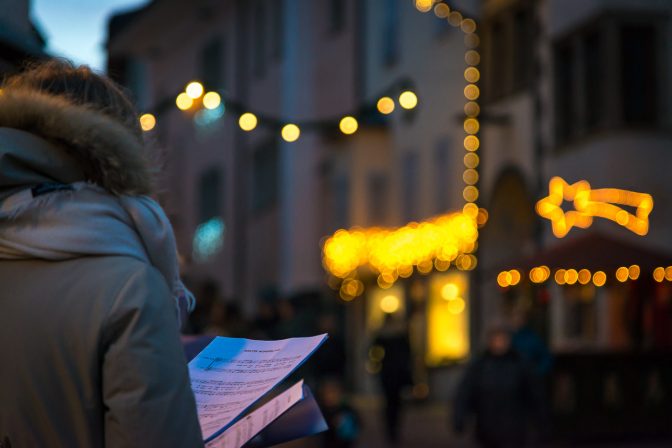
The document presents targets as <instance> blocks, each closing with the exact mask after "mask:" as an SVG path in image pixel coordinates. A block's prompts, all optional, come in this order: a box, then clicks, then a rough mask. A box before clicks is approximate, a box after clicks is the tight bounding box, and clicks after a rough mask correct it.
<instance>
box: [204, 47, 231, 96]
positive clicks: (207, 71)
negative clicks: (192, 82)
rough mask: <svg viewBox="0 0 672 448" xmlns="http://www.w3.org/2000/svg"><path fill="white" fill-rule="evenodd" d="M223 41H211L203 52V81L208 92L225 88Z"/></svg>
mask: <svg viewBox="0 0 672 448" xmlns="http://www.w3.org/2000/svg"><path fill="white" fill-rule="evenodd" d="M224 48H225V47H224V45H223V41H222V39H221V38H220V37H215V38H213V39H211V40H210V41H209V42H208V43H207V44H206V45H205V46H204V47H203V49H202V50H201V57H200V60H201V80H202V81H203V84H204V85H205V88H206V89H208V90H218V89H222V88H224V87H225V85H226V83H225V80H224V70H223V68H224V67H223V63H222V62H223V60H224V57H223V52H224Z"/></svg>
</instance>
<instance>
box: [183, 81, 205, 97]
mask: <svg viewBox="0 0 672 448" xmlns="http://www.w3.org/2000/svg"><path fill="white" fill-rule="evenodd" d="M184 91H185V92H186V93H187V95H189V98H191V99H194V100H195V99H197V98H200V97H201V95H203V84H201V83H200V82H198V81H192V82H190V83H189V84H187V87H186V89H184Z"/></svg>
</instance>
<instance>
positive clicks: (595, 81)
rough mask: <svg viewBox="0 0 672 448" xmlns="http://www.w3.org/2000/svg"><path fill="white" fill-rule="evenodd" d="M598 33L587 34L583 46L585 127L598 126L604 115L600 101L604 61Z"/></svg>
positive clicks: (601, 101) (601, 100)
mask: <svg viewBox="0 0 672 448" xmlns="http://www.w3.org/2000/svg"><path fill="white" fill-rule="evenodd" d="M600 46H601V39H600V34H599V33H596V32H595V33H591V34H589V35H588V36H587V37H586V39H585V41H584V44H583V85H584V89H585V97H586V126H587V127H588V128H594V127H596V126H598V125H599V123H600V121H601V119H602V117H603V115H604V104H603V99H602V86H603V79H604V78H603V71H602V67H603V64H604V61H603V60H602V49H601V47H600Z"/></svg>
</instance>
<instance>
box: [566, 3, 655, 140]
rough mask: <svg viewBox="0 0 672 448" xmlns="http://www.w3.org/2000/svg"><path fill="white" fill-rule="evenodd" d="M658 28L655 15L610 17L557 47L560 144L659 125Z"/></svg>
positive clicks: (576, 32) (596, 22)
mask: <svg viewBox="0 0 672 448" xmlns="http://www.w3.org/2000/svg"><path fill="white" fill-rule="evenodd" d="M658 26H659V23H658V21H657V19H656V18H655V17H652V16H648V17H646V16H642V17H637V16H632V14H628V15H607V16H604V17H600V18H598V19H597V20H595V21H593V22H591V23H589V24H588V25H587V26H585V27H583V28H582V29H579V30H577V31H575V32H574V33H572V34H571V35H569V36H567V37H566V38H565V39H563V40H561V41H559V42H557V43H556V44H555V48H554V65H555V80H554V81H555V104H556V117H555V119H556V122H555V130H556V140H557V142H558V143H559V144H564V143H567V142H568V141H570V140H572V139H574V138H577V137H582V136H584V135H588V134H589V133H591V132H594V131H596V130H598V129H604V128H610V129H614V128H624V127H628V126H629V127H642V126H646V127H656V126H658V125H659V124H660V123H659V117H660V112H661V111H660V108H661V106H662V104H661V103H660V99H659V95H660V79H661V76H662V75H661V73H662V70H663V66H664V64H663V63H662V61H661V57H662V54H663V53H662V49H661V46H660V43H661V42H660V36H659V31H658Z"/></svg>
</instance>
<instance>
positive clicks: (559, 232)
mask: <svg viewBox="0 0 672 448" xmlns="http://www.w3.org/2000/svg"><path fill="white" fill-rule="evenodd" d="M548 190H549V195H548V196H546V197H545V198H543V199H541V200H540V201H539V202H537V206H536V210H537V214H538V215H539V216H541V217H542V218H546V219H548V220H550V221H551V226H552V229H553V234H554V235H555V236H556V237H558V238H563V237H564V236H566V235H567V234H568V233H569V231H570V230H571V229H572V228H573V227H580V228H584V229H585V228H588V227H590V226H591V225H592V224H593V218H604V219H608V220H610V221H614V222H616V223H618V224H619V225H621V226H623V227H625V228H626V229H628V230H630V231H631V232H633V233H636V234H637V235H640V236H644V235H646V234H647V233H648V232H649V215H650V214H651V211H652V210H653V198H652V197H651V195H650V194H647V193H637V192H633V191H627V190H619V189H616V188H601V189H597V190H593V189H591V187H590V184H589V183H588V182H587V181H585V180H581V181H578V182H576V183H574V184H571V185H570V184H568V183H567V182H565V180H564V179H562V178H561V177H554V178H552V179H551V181H550V182H549V185H548ZM563 201H572V202H573V203H574V210H569V211H567V212H565V211H564V210H563V209H562V203H563ZM616 204H617V205H616ZM618 205H622V206H626V207H634V208H635V209H636V211H635V214H632V213H629V212H628V211H626V210H624V209H622V208H621V207H619V206H618Z"/></svg>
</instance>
